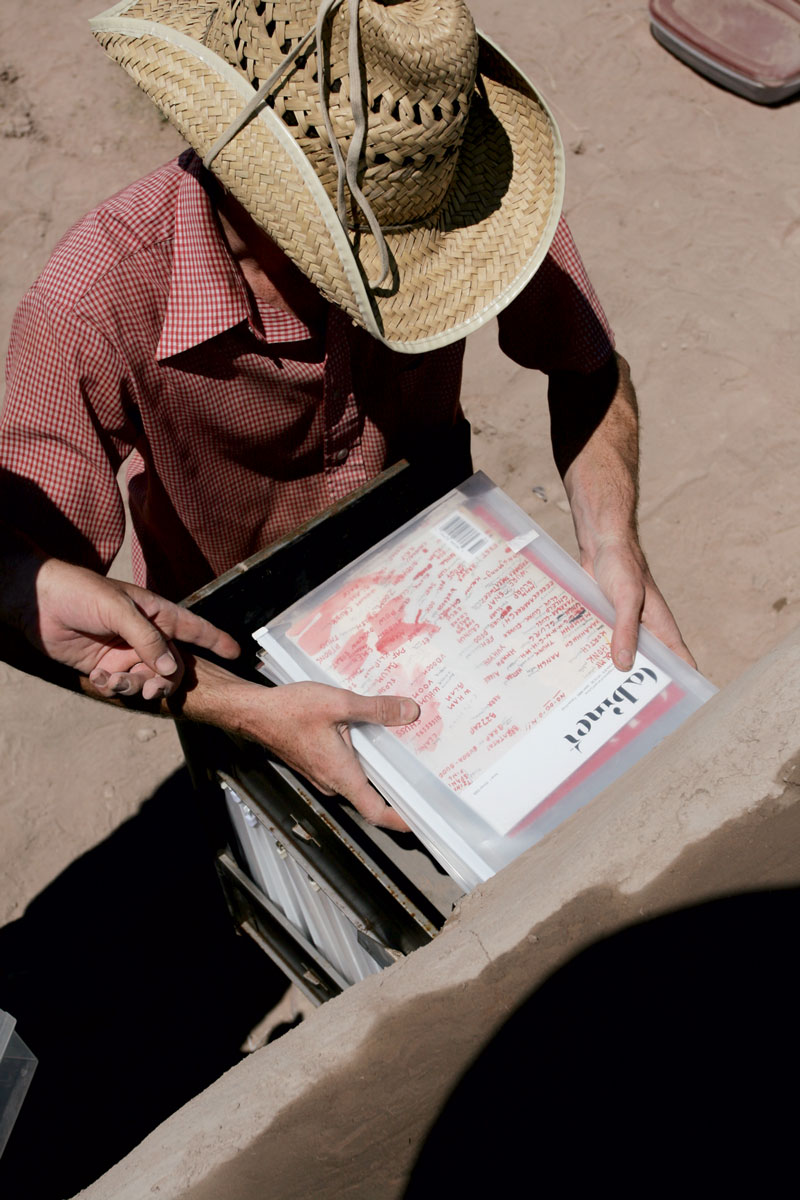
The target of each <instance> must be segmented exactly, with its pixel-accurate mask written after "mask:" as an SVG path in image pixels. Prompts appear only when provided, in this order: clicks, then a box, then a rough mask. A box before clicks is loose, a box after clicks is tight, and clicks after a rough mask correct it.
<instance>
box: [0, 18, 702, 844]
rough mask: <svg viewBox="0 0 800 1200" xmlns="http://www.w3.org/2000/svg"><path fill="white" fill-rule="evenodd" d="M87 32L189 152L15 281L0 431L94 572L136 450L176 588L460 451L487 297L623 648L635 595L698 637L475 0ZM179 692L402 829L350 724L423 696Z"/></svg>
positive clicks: (413, 710)
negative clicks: (532, 399) (536, 375)
mask: <svg viewBox="0 0 800 1200" xmlns="http://www.w3.org/2000/svg"><path fill="white" fill-rule="evenodd" d="M93 29H94V33H95V35H96V36H97V38H98V39H99V40H100V41H101V43H102V44H103V45H104V46H105V48H106V49H107V51H108V52H109V54H111V56H112V57H114V58H115V59H116V60H117V61H119V62H120V63H121V64H122V65H123V66H124V68H125V69H126V70H127V71H128V72H129V73H130V74H131V75H132V77H133V78H134V79H135V80H136V82H137V83H138V84H139V85H140V86H141V87H142V88H143V89H144V90H145V91H146V92H147V93H148V94H149V95H150V96H151V98H152V99H154V101H155V102H156V103H157V104H158V105H159V107H160V108H161V110H162V112H163V113H164V114H165V115H166V116H167V117H168V118H169V119H170V120H172V121H173V122H174V123H175V124H176V125H177V126H178V128H179V129H180V130H181V132H182V133H183V134H184V136H185V137H186V139H187V141H188V142H189V143H190V145H191V146H192V148H193V149H192V150H191V151H188V152H187V153H186V154H185V155H184V156H182V157H181V159H179V160H178V161H177V162H174V163H171V164H168V165H167V166H166V167H164V168H162V169H161V170H160V171H157V172H154V174H153V175H151V176H149V177H148V178H147V179H145V180H142V181H140V182H139V183H138V184H134V185H133V186H132V187H131V188H128V189H126V191H124V192H122V193H121V194H120V195H119V196H117V197H114V198H112V199H111V200H110V201H108V202H107V203H106V204H104V205H101V206H100V208H99V209H97V210H96V212H95V213H93V214H90V215H89V217H87V218H86V219H85V220H84V221H83V222H81V223H80V224H79V225H78V226H77V227H76V228H75V229H74V230H73V231H71V233H70V234H68V235H67V237H66V238H65V239H64V240H63V242H62V243H61V245H60V247H59V248H58V249H57V251H56V253H55V254H54V256H53V258H52V259H51V262H50V263H49V264H48V266H47V267H46V268H45V271H44V272H43V274H42V276H41V277H40V279H39V280H38V281H37V283H36V284H35V285H34V287H33V288H32V289H31V291H30V292H29V294H28V296H27V297H26V298H25V300H24V301H23V304H22V305H21V307H20V310H19V313H18V317H17V321H16V324H15V329H14V333H13V336H12V346H11V352H10V357H9V370H8V393H7V401H6V408H5V411H4V417H3V429H2V441H1V442H0V453H2V461H3V462H4V463H5V464H6V465H8V466H9V467H10V468H11V469H13V470H14V471H15V472H17V473H18V474H19V475H21V476H22V477H24V478H25V479H26V480H27V481H29V483H30V485H31V486H32V487H35V488H37V489H40V490H41V492H42V493H43V495H44V497H45V503H44V506H42V505H39V504H38V503H37V502H36V501H35V500H34V501H33V502H31V503H29V504H27V516H26V520H27V521H28V522H29V525H30V529H31V534H32V536H33V537H34V538H35V540H36V542H37V543H38V544H40V545H41V546H42V547H43V548H44V549H45V550H46V551H50V552H58V553H59V554H60V555H61V556H63V557H68V558H70V559H72V560H74V561H78V562H82V563H84V564H85V565H87V566H90V567H93V568H95V569H99V570H105V569H107V567H108V565H109V563H110V561H111V559H112V558H113V556H114V554H115V553H116V550H117V549H118V547H119V544H120V542H121V538H122V533H123V525H124V514H123V507H122V500H121V497H120V496H119V493H118V490H117V486H116V473H117V469H118V467H119V465H120V463H121V462H122V460H123V459H124V458H125V457H126V456H127V455H128V454H129V453H131V452H133V458H132V460H131V465H130V467H129V472H128V484H129V494H130V502H131V513H132V519H133V524H134V531H135V535H136V538H135V543H134V561H135V568H136V572H137V580H138V581H140V582H143V583H144V582H147V583H148V584H149V585H150V586H151V587H154V588H155V589H157V590H158V591H160V592H163V593H164V594H166V595H168V596H171V597H175V598H177V597H180V596H181V595H185V594H187V593H188V592H190V591H192V590H194V589H195V588H196V587H197V586H199V585H200V584H202V583H204V582H206V581H207V580H208V579H210V578H213V577H214V576H215V575H217V574H219V573H220V572H221V571H223V570H225V569H227V568H228V567H230V566H231V565H233V564H235V563H236V562H237V561H239V560H241V559H242V558H244V557H246V556H247V555H249V554H251V553H253V552H254V551H255V550H257V549H259V548H260V547H261V546H264V545H266V544H268V543H269V542H270V541H272V540H274V539H275V538H276V537H278V536H280V535H281V534H283V533H284V532H286V531H287V530H288V529H290V528H291V527H292V526H293V525H295V524H297V523H298V522H299V521H301V520H303V519H305V518H306V517H308V516H310V515H312V514H313V513H315V512H318V511H320V510H321V509H322V508H324V507H325V506H326V505H327V504H329V503H331V502H332V501H334V500H337V499H339V498H341V497H342V496H344V495H346V494H347V493H348V492H349V491H350V490H352V489H353V488H354V487H356V486H358V485H359V484H361V483H363V482H364V481H365V480H367V479H368V478H370V477H371V476H373V475H374V474H375V473H377V472H378V471H380V470H381V469H382V468H383V467H384V466H386V465H388V464H389V463H390V462H392V461H394V460H396V459H397V458H399V457H407V458H409V459H410V460H412V461H423V462H428V463H429V464H430V469H435V466H436V463H437V459H438V460H441V456H442V455H447V456H449V457H451V458H452V456H458V455H460V459H459V461H460V462H461V463H462V464H463V466H462V470H463V474H464V475H466V474H468V473H469V457H468V453H465V452H464V451H463V450H461V451H459V450H458V449H457V447H458V446H459V442H460V443H461V445H462V446H463V445H465V443H466V437H465V433H466V423H465V421H464V418H463V414H462V412H461V409H460V405H459V401H458V393H459V386H460V378H461V362H462V355H463V338H464V337H465V336H466V335H467V334H468V333H469V332H470V331H472V330H474V329H476V328H478V327H479V326H480V325H481V324H483V323H485V322H486V321H488V320H489V319H491V318H493V317H494V316H498V319H499V327H500V342H501V346H502V347H503V349H504V350H505V352H506V353H507V354H509V355H510V356H511V357H512V358H513V359H514V360H515V361H517V362H519V363H520V364H521V365H523V366H527V367H532V368H537V369H540V370H543V371H546V372H547V373H548V375H549V377H550V390H549V398H550V406H551V413H552V426H553V446H554V452H555V456H556V461H557V464H558V466H559V469H560V470H561V472H562V475H563V478H564V482H565V486H566V489H567V494H568V496H569V499H570V503H571V506H572V511H573V515H574V519H575V526H576V531H577V535H578V541H579V545H580V550H581V557H582V561H583V564H584V566H586V567H587V568H588V569H589V570H591V571H592V572H593V573H594V574H595V576H596V577H597V579H598V582H599V583H600V585H601V586H602V587H603V589H604V590H605V592H606V594H607V595H608V596H609V598H610V599H611V600H612V602H613V603H614V605H615V609H616V613H617V621H616V628H615V631H614V638H613V641H612V655H613V657H614V661H615V662H616V664H617V665H618V666H619V667H620V668H621V669H627V668H628V667H629V666H630V664H631V662H632V659H633V654H634V651H635V645H636V637H637V630H638V624H639V620H640V619H642V620H644V621H645V623H646V624H647V625H648V626H649V627H650V628H651V629H653V631H654V632H655V633H657V634H658V635H659V636H661V637H662V639H663V640H664V641H665V642H667V644H669V645H671V646H672V647H673V648H675V649H677V650H678V652H679V653H682V654H683V655H684V657H686V658H688V659H689V660H690V656H689V654H688V651H687V650H686V648H685V646H684V645H683V642H682V640H681V638H680V634H679V633H678V630H677V628H676V627H675V623H674V621H673V619H672V617H671V614H670V613H669V610H668V608H667V606H666V604H665V602H664V600H663V598H662V597H661V595H660V593H659V591H658V589H657V588H656V587H655V584H654V583H653V580H652V578H651V576H650V574H649V571H648V570H647V565H646V563H645V560H644V557H643V555H642V552H641V550H640V548H639V544H638V539H637V535H636V524H635V510H636V472H637V458H638V450H637V419H636V402H635V396H634V393H633V388H632V385H631V383H630V377H629V373H628V369H627V365H626V364H625V362H624V360H622V359H621V358H619V357H616V356H615V355H614V352H613V344H612V341H611V337H610V332H609V330H608V327H607V323H606V321H605V318H604V316H603V314H602V310H601V309H600V306H599V304H598V302H597V299H596V297H595V295H594V292H593V291H592V288H591V285H590V284H589V282H588V280H587V279H586V276H585V273H584V271H583V268H582V265H581V263H580V259H579V257H578V255H577V251H576V250H575V248H574V245H573V243H572V239H571V237H570V234H569V231H568V229H567V228H566V225H565V224H564V222H563V221H560V220H559V216H560V207H561V198H562V191H563V153H562V150H561V144H560V139H559V137H558V132H557V130H556V128H555V125H554V124H553V122H552V118H551V117H550V115H549V113H548V112H547V109H546V107H545V106H544V104H543V103H542V101H541V100H540V98H539V97H538V95H537V94H536V92H535V91H534V89H533V88H532V87H531V85H530V84H529V83H528V81H527V80H525V79H524V77H523V76H521V75H520V74H519V72H517V71H516V69H515V68H514V67H513V66H512V65H511V64H510V63H509V62H508V61H507V60H506V59H505V58H504V56H503V55H502V54H501V53H500V52H499V51H498V50H497V49H495V48H494V47H493V46H492V45H491V44H490V43H488V42H487V41H485V40H483V39H480V38H479V37H478V36H477V34H476V33H475V30H474V26H473V24H472V21H471V18H470V16H469V13H468V11H467V10H466V8H465V6H464V4H463V3H462V0H435V2H434V0H400V2H397V0H361V2H360V3H359V2H358V0H349V3H348V4H342V3H340V0H323V3H322V4H321V5H320V6H319V7H318V6H317V3H316V2H313V3H312V2H311V0H297V2H296V3H293V4H292V5H291V6H288V7H287V5H285V4H283V5H278V4H271V3H262V2H256V0H232V2H231V3H227V4H219V3H211V2H209V0H191V2H180V3H179V2H178V0H175V2H174V3H172V4H170V3H164V2H163V0H137V2H135V3H133V4H131V5H129V6H128V7H127V8H125V9H120V8H119V7H116V8H114V9H111V10H109V12H108V13H107V14H103V15H102V16H101V17H99V18H97V19H96V20H95V22H93ZM201 160H202V161H201ZM53 508H54V509H55V510H56V512H57V514H58V515H57V517H56V518H55V519H53V517H52V510H53ZM46 513H47V515H46ZM133 665H135V664H132V663H127V666H133ZM121 669H125V667H124V666H123V667H121ZM173 706H174V705H173ZM179 711H180V712H181V713H182V715H184V716H187V717H190V718H194V719H198V720H205V721H210V722H213V723H216V724H219V725H221V726H222V727H224V728H226V729H229V730H231V731H233V732H236V733H240V734H243V735H245V736H248V737H250V738H254V739H256V740H258V741H260V742H262V743H263V744H265V745H266V746H268V747H270V748H271V749H272V750H273V751H274V752H275V753H277V754H278V755H279V756H280V757H281V758H283V759H284V760H285V761H286V762H288V763H289V764H290V765H292V766H294V767H296V768H297V769H298V770H299V771H300V772H301V773H302V774H304V775H306V776H307V777H308V778H310V779H311V780H312V781H313V782H315V783H316V784H317V785H318V786H320V787H322V788H323V789H324V790H326V791H332V792H339V793H341V794H343V795H345V796H347V797H348V798H349V799H350V800H351V801H352V802H353V803H355V804H356V805H357V807H359V808H360V809H361V811H362V812H364V813H365V815H367V816H368V818H369V819H371V820H375V821H378V822H381V823H385V824H390V825H393V826H395V827H400V822H399V818H397V817H396V815H395V814H394V813H393V812H392V811H391V810H389V809H388V808H387V807H386V806H385V805H384V804H383V802H382V801H381V800H380V798H379V797H377V795H376V793H374V792H373V791H372V789H370V787H369V785H368V784H367V782H366V779H365V778H364V776H363V773H362V772H361V770H360V768H359V766H358V764H357V762H356V760H355V758H354V756H353V754H352V751H351V749H350V746H349V742H348V741H347V738H346V728H347V725H348V724H349V723H350V722H352V721H381V722H383V723H386V724H398V723H405V722H408V721H411V720H414V719H415V718H416V716H417V714H418V708H417V705H416V704H415V702H414V701H413V700H409V699H403V698H398V697H380V698H376V697H373V698H367V697H356V696H354V695H353V694H352V693H348V692H343V691H340V690H339V689H335V688H326V687H322V686H321V685H315V684H302V685H292V686H290V687H285V688H282V689H275V690H269V691H268V690H266V689H263V688H258V687H257V686H256V685H253V684H250V683H245V682H243V681H242V680H240V679H237V678H235V677H234V676H232V675H230V674H229V673H228V672H226V671H224V670H223V669H222V668H221V667H219V666H217V665H216V664H213V663H211V662H208V661H206V660H204V659H202V658H198V659H197V660H196V662H195V663H194V667H193V672H192V686H191V687H189V688H187V689H186V690H185V693H184V694H183V696H182V697H181V702H180V709H179Z"/></svg>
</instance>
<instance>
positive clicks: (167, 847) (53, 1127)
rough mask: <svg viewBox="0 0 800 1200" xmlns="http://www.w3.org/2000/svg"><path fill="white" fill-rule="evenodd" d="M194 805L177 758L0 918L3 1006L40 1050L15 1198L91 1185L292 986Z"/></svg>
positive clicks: (6, 1170)
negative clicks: (95, 842) (239, 928)
mask: <svg viewBox="0 0 800 1200" xmlns="http://www.w3.org/2000/svg"><path fill="white" fill-rule="evenodd" d="M197 808H198V806H197V798H196V796H195V794H194V792H193V791H192V788H191V784H190V782H189V777H188V772H187V770H186V768H185V767H184V768H181V769H180V770H178V771H176V772H175V774H174V775H172V776H171V777H170V778H169V779H168V780H167V781H166V782H165V783H164V784H163V785H162V786H161V787H160V788H159V789H158V791H157V792H156V793H155V794H154V795H153V796H152V797H151V798H150V799H149V800H148V801H147V802H146V803H145V804H144V805H143V807H142V809H141V810H140V812H139V813H138V814H137V815H136V816H135V817H133V818H131V819H130V820H128V821H127V822H125V824H124V825H122V826H121V827H120V828H119V829H117V830H116V831H115V832H114V833H113V834H112V835H111V836H110V837H109V838H107V839H106V840H105V841H104V842H103V843H102V844H101V845H99V846H97V847H96V848H95V849H93V850H91V851H89V852H88V853H87V854H85V855H83V856H82V857H81V858H80V859H77V860H76V861H75V862H74V863H72V864H71V865H70V866H69V867H68V868H67V870H66V871H64V872H63V873H62V874H61V875H60V876H59V877H58V878H57V879H56V880H55V881H54V882H53V883H52V884H51V885H50V886H49V887H48V888H46V889H45V890H44V891H43V892H42V893H41V894H40V895H39V896H37V897H36V899H35V900H33V901H32V902H31V904H30V905H29V906H28V908H27V909H26V911H25V914H24V916H23V917H21V918H20V919H19V920H17V921H15V922H13V923H10V924H9V925H6V926H5V927H4V928H3V929H0V1000H1V1001H2V1007H3V1008H4V1009H6V1010H7V1011H8V1012H10V1013H12V1014H13V1015H14V1016H15V1017H16V1019H17V1029H18V1032H19V1034H20V1036H21V1037H22V1038H23V1039H24V1040H25V1041H26V1043H27V1044H28V1046H29V1047H30V1048H31V1050H32V1052H33V1053H34V1054H36V1055H37V1057H38V1059H39V1066H38V1068H37V1070H36V1073H35V1075H34V1077H33V1081H32V1083H31V1087H30V1090H29V1092H28V1095H27V1098H26V1100H25V1103H24V1104H23V1106H22V1110H21V1112H20V1115H19V1118H18V1120H17V1123H16V1125H15V1127H14V1129H13V1131H12V1133H11V1137H10V1139H9V1142H8V1146H7V1147H6V1151H5V1154H4V1155H3V1157H2V1158H0V1194H2V1195H4V1196H7V1197H9V1200H12V1198H16V1197H25V1196H27V1197H36V1200H63V1198H64V1197H66V1196H72V1195H74V1194H75V1193H76V1192H78V1191H79V1190H80V1189H81V1188H84V1187H87V1186H88V1185H89V1184H90V1183H92V1182H93V1181H94V1180H95V1179H96V1178H97V1177H98V1176H99V1175H101V1174H102V1173H103V1172H104V1171H106V1170H108V1168H109V1167H111V1166H113V1165H114V1164H115V1163H116V1162H118V1161H119V1159H120V1158H122V1157H123V1156H124V1155H125V1154H127V1153H128V1152H129V1151H130V1150H131V1149H132V1148H133V1147H134V1146H136V1145H137V1144H138V1143H139V1142H140V1141H141V1140H142V1138H144V1137H145V1136H146V1135H147V1134H148V1133H149V1132H150V1131H151V1130H153V1129H154V1128H155V1127H156V1126H157V1125H159V1124H160V1123H161V1122H162V1121H163V1120H165V1119H166V1118H167V1117H168V1116H169V1115H170V1114H171V1113H173V1112H174V1111H175V1110H176V1109H177V1108H179V1107H180V1106H181V1105H183V1104H185V1103H186V1102H187V1101H188V1100H190V1099H191V1098H192V1097H193V1096H195V1095H197V1093H198V1092H200V1091H202V1090H203V1089H204V1088H205V1087H207V1086H208V1085H209V1084H211V1083H213V1082H214V1080H216V1079H217V1078H218V1077H219V1076H220V1075H221V1074H222V1073H223V1071H225V1070H227V1069H228V1068H229V1067H231V1066H233V1065H234V1064H235V1063H237V1062H238V1061H240V1059H241V1058H242V1055H241V1053H240V1050H239V1047H240V1046H241V1044H242V1042H243V1041H244V1039H245V1038H246V1036H247V1034H248V1033H249V1031H250V1030H251V1029H252V1027H253V1026H254V1025H255V1024H256V1023H257V1022H258V1021H259V1020H261V1018H262V1017H264V1015H265V1014H266V1013H267V1012H268V1011H269V1010H270V1009H271V1008H272V1007H273V1006H274V1005H275V1004H276V1003H277V1001H278V1000H279V999H280V997H281V995H282V994H283V992H284V991H285V989H286V986H287V981H286V978H285V976H284V975H283V974H282V973H281V972H280V971H279V970H278V969H277V967H274V966H273V964H272V962H271V961H270V960H269V959H268V958H267V956H266V955H265V954H264V953H263V951H261V950H260V949H259V948H258V947H257V946H256V945H255V944H254V943H253V942H251V941H250V939H249V938H246V937H243V936H240V935H237V934H236V932H235V931H234V927H233V923H232V921H231V918H230V917H229V915H228V912H227V909H226V907H225V903H224V900H223V898H222V892H221V889H220V886H219V883H218V881H217V878H216V872H215V870H214V864H213V853H212V850H211V847H210V843H209V841H208V839H207V837H206V835H205V832H204V828H203V826H202V824H201V822H200V821H199V820H198V812H197ZM66 819H68V818H66Z"/></svg>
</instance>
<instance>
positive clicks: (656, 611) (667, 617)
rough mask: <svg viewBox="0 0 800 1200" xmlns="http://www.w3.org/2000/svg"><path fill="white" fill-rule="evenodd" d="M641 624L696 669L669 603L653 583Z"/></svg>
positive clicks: (692, 656)
mask: <svg viewBox="0 0 800 1200" xmlns="http://www.w3.org/2000/svg"><path fill="white" fill-rule="evenodd" d="M642 624H643V625H645V626H646V627H647V629H649V630H650V632H651V633H654V634H655V635H656V637H657V638H659V639H660V640H661V641H662V642H663V643H664V645H665V646H668V647H669V649H670V650H672V651H674V653H675V654H677V655H678V657H679V658H682V659H683V661H684V662H687V663H688V664H689V666H690V667H693V668H694V669H695V670H697V663H696V662H695V659H694V655H693V654H692V652H691V651H690V650H689V647H688V646H687V645H686V643H685V642H684V640H683V638H682V637H681V633H680V630H679V629H678V626H677V623H676V621H675V618H674V617H673V615H672V612H671V611H670V608H669V605H668V604H667V602H666V600H665V599H664V597H663V596H662V595H661V592H660V591H659V590H658V588H657V587H656V586H655V585H653V587H652V589H651V590H650V591H648V594H647V598H646V600H645V605H644V611H643V613H642Z"/></svg>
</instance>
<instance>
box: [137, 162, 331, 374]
mask: <svg viewBox="0 0 800 1200" xmlns="http://www.w3.org/2000/svg"><path fill="white" fill-rule="evenodd" d="M180 165H181V167H182V169H183V173H182V177H181V180H180V183H179V184H178V193H177V198H176V203H175V231H174V238H173V254H172V273H171V275H170V283H169V295H168V297H167V309H166V314H165V317H164V324H163V325H162V327H161V337H160V338H159V342H158V346H157V347H156V359H157V360H158V361H159V362H161V361H162V360H163V359H166V358H171V357H172V356H173V355H174V354H180V353H181V352H182V351H184V350H190V349H192V348H193V347H194V346H199V345H201V344H202V343H203V342H207V341H209V340H210V339H211V338H213V337H216V336H217V335H218V334H220V333H224V332H226V330H228V329H232V328H233V327H234V326H235V325H239V324H241V322H242V321H247V322H248V324H249V325H250V327H251V329H252V330H253V332H254V333H255V334H256V336H257V337H259V338H261V339H262V340H263V341H265V342H268V343H269V342H297V341H303V340H305V339H306V338H309V337H310V336H311V334H310V332H309V330H308V329H307V327H306V326H305V324H304V323H303V322H302V321H300V320H299V318H298V317H295V316H293V315H292V314H290V313H285V312H281V311H279V310H278V309H274V308H271V307H270V306H269V305H267V304H258V306H257V309H256V311H254V308H253V305H252V304H251V301H250V296H249V294H248V291H247V289H246V287H245V284H244V281H243V279H242V277H241V275H240V273H239V270H238V268H237V266H236V264H235V262H234V261H233V259H232V258H231V255H230V252H229V250H228V247H227V246H226V245H225V241H224V239H223V237H222V234H221V233H220V230H219V226H218V224H217V220H216V217H215V215H214V209H213V205H212V203H211V200H210V199H209V197H208V194H207V192H206V190H205V188H204V187H203V184H202V182H201V172H202V169H203V168H202V165H201V163H200V160H199V158H198V157H197V155H195V154H194V152H192V151H190V152H188V153H186V154H183V155H182V156H181V158H180Z"/></svg>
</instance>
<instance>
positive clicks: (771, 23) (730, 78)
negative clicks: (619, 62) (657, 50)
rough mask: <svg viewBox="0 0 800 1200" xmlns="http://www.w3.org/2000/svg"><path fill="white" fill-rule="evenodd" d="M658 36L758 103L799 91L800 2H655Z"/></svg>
mask: <svg viewBox="0 0 800 1200" xmlns="http://www.w3.org/2000/svg"><path fill="white" fill-rule="evenodd" d="M650 27H651V30H652V32H653V36H654V37H655V38H656V40H657V41H659V42H660V43H661V44H662V45H663V46H665V47H666V48H667V50H670V51H671V52H672V53H673V54H674V55H676V57H677V58H680V59H681V60H682V61H683V62H685V63H687V64H688V65H689V66H690V67H693V68H694V70H695V71H699V72H700V74H702V75H705V76H707V78H709V79H712V80H713V81H714V82H715V83H719V84H721V85H722V86H723V87H726V88H728V89H729V90H730V91H733V92H737V93H738V94H739V95H740V96H745V97H746V98H747V99H748V100H754V101H756V103H758V104H775V103H778V102H779V101H781V100H786V99H787V98H788V97H789V96H792V95H794V94H795V93H796V92H800V0H650Z"/></svg>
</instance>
